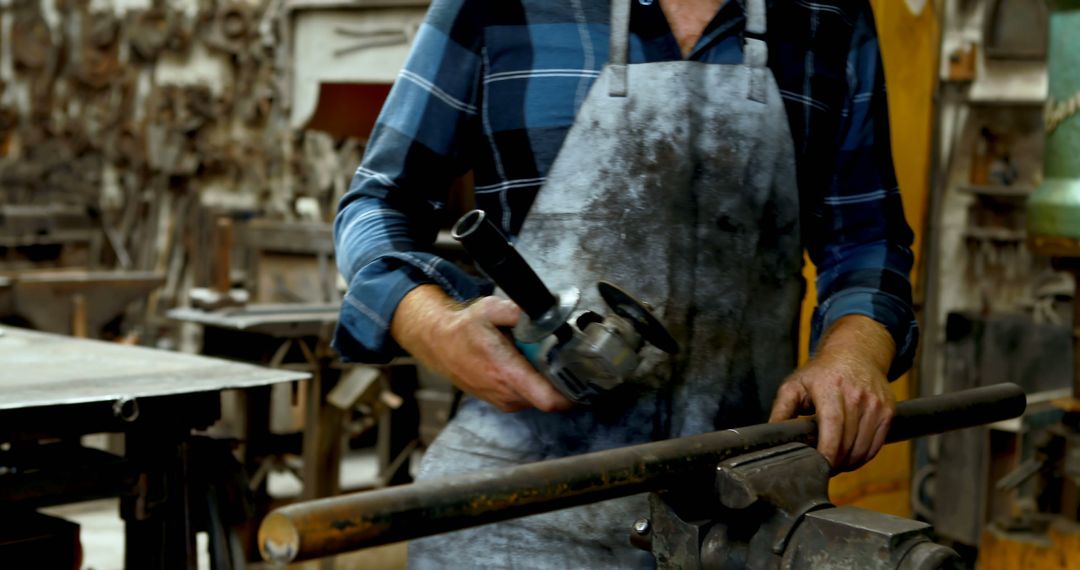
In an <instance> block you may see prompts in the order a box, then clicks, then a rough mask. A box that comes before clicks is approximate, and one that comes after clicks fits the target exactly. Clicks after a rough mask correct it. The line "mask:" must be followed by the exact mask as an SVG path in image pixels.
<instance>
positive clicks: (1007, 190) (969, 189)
mask: <svg viewBox="0 0 1080 570" xmlns="http://www.w3.org/2000/svg"><path fill="white" fill-rule="evenodd" d="M957 190H959V191H960V192H964V193H967V194H977V195H979V196H999V197H1004V198H1027V197H1028V196H1030V195H1031V194H1032V193H1033V192H1035V187H1034V186H1025V185H1016V186H1001V185H997V184H987V185H965V186H959V187H957Z"/></svg>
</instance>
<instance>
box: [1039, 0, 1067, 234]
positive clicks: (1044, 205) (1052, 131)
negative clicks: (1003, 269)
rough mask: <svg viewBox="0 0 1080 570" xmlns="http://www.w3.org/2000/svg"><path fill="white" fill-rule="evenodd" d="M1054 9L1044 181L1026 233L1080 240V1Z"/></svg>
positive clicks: (1062, 0)
mask: <svg viewBox="0 0 1080 570" xmlns="http://www.w3.org/2000/svg"><path fill="white" fill-rule="evenodd" d="M1051 9H1052V12H1051V13H1050V44H1049V46H1048V47H1049V49H1048V52H1047V71H1048V74H1049V84H1050V85H1049V92H1048V93H1047V103H1046V113H1045V117H1046V128H1047V132H1046V146H1045V149H1044V151H1043V183H1042V185H1041V186H1039V188H1038V189H1037V190H1036V191H1035V193H1033V194H1032V195H1031V197H1030V198H1029V199H1028V207H1027V223H1028V235H1029V236H1031V237H1032V238H1033V239H1035V240H1038V238H1064V239H1065V240H1080V0H1057V1H1054V2H1051Z"/></svg>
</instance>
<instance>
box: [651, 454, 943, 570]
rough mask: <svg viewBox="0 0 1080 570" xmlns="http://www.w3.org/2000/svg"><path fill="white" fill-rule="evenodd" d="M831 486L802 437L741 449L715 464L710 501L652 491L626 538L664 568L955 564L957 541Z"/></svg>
mask: <svg viewBox="0 0 1080 570" xmlns="http://www.w3.org/2000/svg"><path fill="white" fill-rule="evenodd" d="M828 486H829V464H828V462H827V461H826V460H825V458H824V457H822V455H821V454H819V453H818V452H817V451H815V450H814V449H812V448H810V447H808V446H806V445H805V444H802V443H789V444H785V445H780V446H776V447H772V448H769V449H764V450H761V451H755V452H752V453H747V454H744V455H739V456H737V457H732V458H729V459H726V460H724V461H723V462H721V463H720V465H718V466H717V469H716V473H715V485H714V488H715V494H714V495H713V496H712V497H706V498H705V499H707V500H703V498H702V497H701V496H700V494H698V495H697V496H690V495H689V494H687V493H685V492H678V491H668V492H664V493H662V494H660V493H653V494H652V495H650V497H649V507H650V511H651V513H650V514H651V516H650V518H649V519H642V520H639V521H637V522H636V523H635V524H634V529H633V533H632V535H631V542H633V543H634V544H635V545H637V546H639V547H641V548H644V549H645V550H649V551H651V552H652V554H653V556H654V557H655V558H656V562H657V567H658V568H660V569H662V570H668V569H675V568H680V569H693V568H700V569H703V570H713V569H725V570H727V569H744V568H745V569H755V570H756V569H762V570H765V569H770V570H771V569H781V568H782V569H790V570H802V569H810V568H814V569H822V568H825V569H834V568H835V569H849V568H865V569H879V570H886V569H888V570H893V569H903V570H916V569H918V570H929V569H938V568H955V567H958V564H959V560H960V559H959V556H957V554H956V553H955V552H954V551H953V550H951V549H949V548H947V547H944V546H941V545H939V544H935V543H934V542H932V540H931V531H932V527H931V526H930V525H928V524H926V523H923V522H919V521H914V520H910V519H905V518H901V517H895V516H892V515H886V514H882V513H876V512H872V511H867V510H863V509H858V508H855V507H836V506H834V505H832V503H830V502H829V498H828ZM688 487H690V488H693V487H692V486H688ZM697 489H700V487H697Z"/></svg>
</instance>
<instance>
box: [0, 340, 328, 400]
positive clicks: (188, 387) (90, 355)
mask: <svg viewBox="0 0 1080 570" xmlns="http://www.w3.org/2000/svg"><path fill="white" fill-rule="evenodd" d="M308 377H309V375H308V374H306V373H303V372H297V371H291V370H274V369H270V368H263V367H260V366H252V365H250V364H241V363H237V362H229V361H226V360H219V359H216V358H207V357H205V356H194V355H190V354H182V353H178V352H169V351H164V350H155V349H150V348H143V347H137V346H125V345H119V344H115V343H109V342H101V341H95V340H86V339H78V338H73V337H67V336H60V335H54V334H48V333H41V332H36V331H30V330H26V329H19V328H14V327H0V411H2V410H13V409H20V408H33V407H40V406H60V405H70V404H84V403H93V402H114V401H116V400H118V399H123V398H150V397H158V396H172V395H180V394H195V393H203V392H217V391H220V390H228V389H236V388H251V387H255V386H265V385H269V384H277V383H281V382H292V381H295V380H303V379H306V378H308Z"/></svg>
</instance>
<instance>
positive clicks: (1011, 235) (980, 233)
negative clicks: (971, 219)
mask: <svg viewBox="0 0 1080 570" xmlns="http://www.w3.org/2000/svg"><path fill="white" fill-rule="evenodd" d="M964 237H965V238H968V239H975V240H987V241H1026V240H1027V232H1025V231H1024V230H1011V229H1009V228H967V229H966V230H964Z"/></svg>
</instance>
